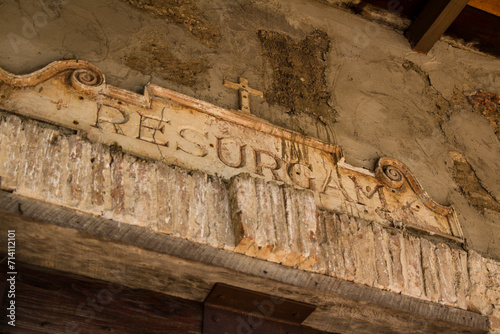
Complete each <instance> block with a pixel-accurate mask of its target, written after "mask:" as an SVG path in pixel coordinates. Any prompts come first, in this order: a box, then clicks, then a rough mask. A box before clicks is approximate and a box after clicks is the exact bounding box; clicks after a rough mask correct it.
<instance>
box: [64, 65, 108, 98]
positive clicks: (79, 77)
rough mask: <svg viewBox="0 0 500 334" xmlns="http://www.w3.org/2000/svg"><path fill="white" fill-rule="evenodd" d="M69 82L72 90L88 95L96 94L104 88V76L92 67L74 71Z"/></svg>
mask: <svg viewBox="0 0 500 334" xmlns="http://www.w3.org/2000/svg"><path fill="white" fill-rule="evenodd" d="M89 65H90V64H89ZM70 80H71V85H72V86H73V88H75V89H76V90H78V91H82V92H85V93H89V94H92V93H97V92H98V90H100V88H101V87H103V86H104V81H105V80H104V75H103V74H102V73H101V72H100V71H99V70H98V69H97V68H96V67H94V66H92V65H90V66H89V67H87V68H81V69H77V70H74V71H73V73H71V77H70Z"/></svg>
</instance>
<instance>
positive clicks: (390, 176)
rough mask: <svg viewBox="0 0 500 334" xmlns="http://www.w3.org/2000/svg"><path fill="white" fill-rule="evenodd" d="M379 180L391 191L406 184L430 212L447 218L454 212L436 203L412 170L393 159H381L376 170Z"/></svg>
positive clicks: (448, 207)
mask: <svg viewBox="0 0 500 334" xmlns="http://www.w3.org/2000/svg"><path fill="white" fill-rule="evenodd" d="M375 173H376V175H377V178H378V179H379V181H381V182H382V183H383V184H385V185H386V186H388V187H389V188H391V189H400V188H401V187H402V186H403V184H404V182H405V181H406V182H408V185H409V186H410V188H411V189H412V190H413V192H414V193H415V194H416V195H417V196H418V198H419V199H420V200H421V201H422V203H423V204H424V205H425V206H426V207H427V208H429V209H430V210H432V211H434V212H436V213H438V214H441V215H443V216H446V215H448V214H450V213H451V212H452V211H453V207H452V206H443V205H441V204H438V203H437V202H436V201H434V200H433V199H432V198H431V197H430V196H429V194H427V192H426V191H425V190H424V189H423V188H422V186H421V185H420V183H419V182H418V181H417V179H416V178H415V177H414V176H413V174H412V173H411V172H410V170H409V169H408V168H407V167H406V166H405V165H404V164H403V163H402V162H400V161H398V160H395V159H391V158H380V160H379V161H378V163H377V168H376V170H375Z"/></svg>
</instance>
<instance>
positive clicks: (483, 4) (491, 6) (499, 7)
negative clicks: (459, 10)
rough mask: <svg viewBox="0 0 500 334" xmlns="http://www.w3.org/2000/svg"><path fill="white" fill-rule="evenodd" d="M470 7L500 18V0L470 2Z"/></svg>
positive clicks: (473, 0) (472, 0)
mask: <svg viewBox="0 0 500 334" xmlns="http://www.w3.org/2000/svg"><path fill="white" fill-rule="evenodd" d="M468 5H469V6H471V7H474V8H477V9H480V10H482V11H485V12H487V13H491V14H493V15H496V16H500V1H498V0H469V3H468Z"/></svg>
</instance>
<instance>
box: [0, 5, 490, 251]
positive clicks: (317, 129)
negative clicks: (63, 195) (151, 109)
mask: <svg viewBox="0 0 500 334" xmlns="http://www.w3.org/2000/svg"><path fill="white" fill-rule="evenodd" d="M322 2H323V3H322ZM322 2H320V1H315V0H308V1H299V0H292V1H283V0H271V1H261V0H241V1H239V2H234V1H232V0H216V1H203V0H190V1H174V0H164V1H163V0H162V1H160V0H154V1H142V0H134V1H132V0H130V1H123V0H110V1H106V2H102V1H99V0H84V1H55V0H54V1H49V0H47V1H28V0H19V1H14V0H8V1H2V2H1V3H0V36H2V38H0V67H2V68H4V69H6V70H8V71H10V72H12V73H19V74H20V73H30V72H32V71H33V70H36V69H39V68H42V67H44V66H46V65H47V64H48V63H50V62H52V61H55V60H61V59H75V58H76V59H83V60H87V61H89V62H91V63H93V64H94V65H96V66H98V67H99V68H100V69H101V70H102V71H103V73H105V74H106V76H107V82H108V83H109V84H112V85H115V86H118V87H120V88H124V89H128V90H132V91H137V92H140V91H142V89H143V87H144V85H145V84H146V83H147V82H153V83H155V84H158V85H159V86H162V87H167V88H170V89H173V90H175V91H178V92H180V93H183V94H186V95H189V96H192V97H195V98H199V99H201V100H204V101H208V102H210V103H212V104H215V105H218V106H221V107H225V108H234V109H237V108H238V94H237V92H236V91H235V90H233V89H229V88H227V87H225V86H224V85H223V82H224V79H228V80H230V81H233V82H235V81H237V79H238V77H240V76H241V77H245V78H247V79H248V80H249V83H250V86H251V87H253V88H256V89H258V90H260V91H263V92H264V98H260V97H256V96H250V106H251V111H252V113H253V114H255V115H256V116H258V117H261V118H263V119H266V120H268V121H270V122H271V123H273V124H276V125H280V126H283V127H285V128H288V129H292V130H295V131H298V132H300V133H303V134H305V135H308V136H310V137H313V138H319V139H322V140H324V141H327V142H329V143H333V144H338V145H340V146H342V147H343V148H344V149H345V153H346V154H345V155H346V157H347V158H346V159H347V161H346V162H347V163H349V164H350V165H353V166H359V167H364V168H368V169H373V167H374V164H375V162H376V160H377V159H378V158H380V157H382V156H387V157H392V158H395V159H398V160H399V161H401V162H403V163H404V164H405V165H406V166H408V168H409V169H410V170H412V171H413V172H414V173H415V176H416V177H417V179H418V180H420V182H421V183H422V185H423V187H424V189H426V190H427V192H429V194H430V196H431V197H432V198H434V199H435V200H437V201H438V202H439V203H441V204H454V206H455V207H456V209H457V213H458V216H459V219H460V222H461V224H462V227H463V231H464V234H465V237H466V239H467V240H468V243H469V245H470V246H471V248H473V249H474V250H476V251H478V252H479V253H480V254H482V255H483V256H485V257H490V258H495V259H497V260H500V243H498V240H499V239H500V228H499V227H498V224H499V223H500V214H499V209H498V208H499V205H500V204H499V198H500V179H499V175H500V172H499V169H498V166H500V142H499V140H498V131H497V130H498V117H497V115H498V94H500V84H499V83H500V72H499V68H500V60H499V59H496V58H493V57H491V56H487V55H483V54H480V53H478V52H474V51H471V50H467V49H465V48H463V47H462V48H459V47H457V46H456V45H458V44H454V46H452V45H450V44H448V43H447V42H445V41H439V42H438V43H437V44H436V45H435V46H434V48H433V49H432V50H431V51H430V52H429V53H428V54H427V55H424V54H420V53H416V52H412V51H411V48H410V46H409V44H408V42H407V40H406V39H405V37H404V36H403V33H402V31H401V30H397V29H395V28H394V27H397V26H401V29H404V28H405V27H406V26H407V23H404V24H403V23H401V24H393V26H386V25H383V24H378V23H376V22H374V21H368V20H366V19H365V18H363V17H361V16H359V15H354V14H353V13H352V12H349V11H347V10H342V9H340V8H339V7H335V6H329V5H328V4H325V2H326V3H331V4H334V5H339V6H340V5H341V4H343V3H344V4H345V3H346V1H322ZM341 7H342V6H341ZM344 7H345V6H344ZM347 7H348V6H347ZM365 14H366V13H365ZM375 14H376V15H383V14H382V13H381V12H380V13H378V14H377V13H374V15H375ZM365 16H366V15H365ZM393 16H394V15H393ZM399 20H401V18H399ZM495 132H496V133H495ZM94 150H98V149H97V148H94ZM451 152H454V153H457V154H458V155H457V154H454V155H452V154H450V153H451ZM56 154H57V152H56ZM460 156H461V158H459V159H458V160H457V157H460ZM75 159H78V158H75ZM99 163H103V164H106V161H100V162H99ZM139 166H140V164H138V165H137V168H138V169H137V173H141V171H140V167H139ZM134 168H135V167H134ZM85 172H88V171H82V173H85ZM132 173H136V172H135V170H134V171H133V172H132ZM127 175H128V174H127ZM129 190H130V189H129ZM116 191H121V190H120V189H117V190H116ZM123 191H127V189H123ZM82 200H85V199H82ZM102 200H103V201H104V202H102V203H101V204H99V206H101V207H102V206H105V205H108V204H107V203H106V202H105V198H103V199H102ZM98 202H99V203H100V200H98ZM143 209H145V208H141V210H143ZM124 215H127V213H124Z"/></svg>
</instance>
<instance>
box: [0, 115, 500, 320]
mask: <svg viewBox="0 0 500 334" xmlns="http://www.w3.org/2000/svg"><path fill="white" fill-rule="evenodd" d="M0 180H1V183H0V189H2V190H8V191H13V192H15V193H16V194H18V195H21V196H26V197H30V198H34V199H37V200H41V201H45V202H48V203H53V204H58V205H61V206H65V207H69V208H73V209H75V210H78V211H82V212H87V213H92V214H94V215H99V216H102V217H106V218H110V219H113V220H115V221H118V222H123V223H125V224H132V225H137V226H141V227H144V228H145V229H150V230H153V231H155V232H158V233H166V234H170V235H173V236H177V237H181V238H185V239H188V240H192V241H195V242H198V243H203V244H208V245H210V246H213V247H217V248H223V249H225V250H227V251H233V252H237V253H242V254H245V255H247V256H251V257H256V258H260V259H262V260H267V261H272V262H276V263H281V264H282V265H284V266H290V267H297V268H300V269H303V270H305V271H310V272H316V273H321V274H325V275H330V276H334V277H337V278H341V279H345V280H349V281H353V282H355V283H359V284H365V285H368V286H373V287H377V288H380V289H384V290H388V291H392V292H395V293H402V294H405V295H408V296H412V297H416V298H420V299H424V300H429V301H432V302H437V303H442V304H445V305H450V306H455V307H459V308H462V309H469V310H473V311H476V312H480V313H482V314H483V315H489V316H492V317H496V318H498V317H500V288H499V287H500V263H499V262H497V261H494V260H492V259H488V258H484V257H483V256H481V255H480V254H478V253H477V252H475V251H473V250H469V251H465V250H464V249H462V248H461V247H460V245H459V244H456V243H452V242H449V241H446V240H445V239H439V238H428V237H425V236H419V235H416V234H413V233H409V232H407V231H403V230H400V229H395V228H387V227H383V226H381V225H379V224H376V223H372V222H369V221H365V220H363V219H360V218H355V217H351V216H348V215H346V214H343V213H336V212H330V211H324V210H319V209H317V207H316V203H315V201H314V197H313V194H312V192H310V191H305V190H298V189H294V188H292V187H289V186H286V185H282V184H281V185H280V184H278V183H276V182H274V181H265V180H262V179H256V178H253V177H250V176H249V175H247V174H241V175H238V176H236V177H233V178H232V179H231V180H223V179H220V178H218V177H215V176H211V175H207V174H204V173H201V172H198V171H188V170H185V169H182V168H179V167H174V166H169V165H167V164H165V163H162V162H158V161H146V160H141V159H139V158H136V157H134V156H131V155H128V154H123V153H122V152H121V151H119V150H118V149H117V148H116V147H107V146H104V145H102V144H97V143H92V142H89V141H88V140H86V139H85V138H82V137H81V134H76V133H74V132H73V131H69V130H65V129H62V128H58V127H55V126H52V125H48V124H45V123H41V122H37V121H33V120H27V119H23V118H20V117H18V116H13V115H11V114H8V113H5V112H3V113H1V114H0ZM496 318H492V319H493V320H492V323H493V322H494V320H495V319H496Z"/></svg>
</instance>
